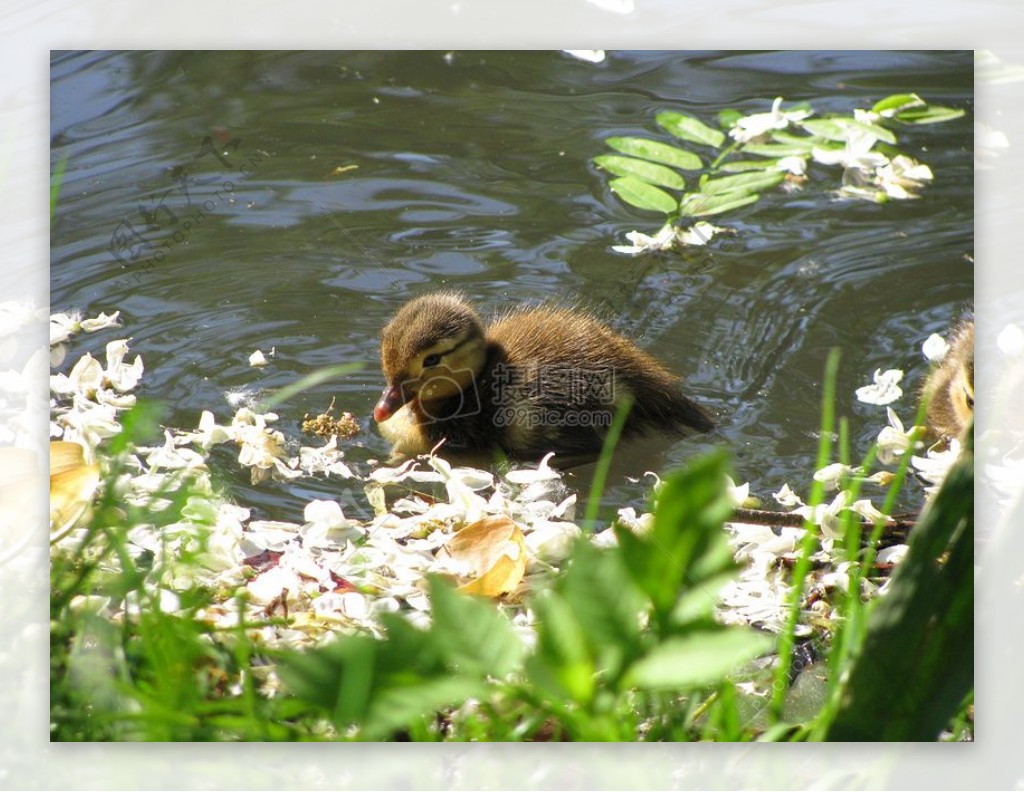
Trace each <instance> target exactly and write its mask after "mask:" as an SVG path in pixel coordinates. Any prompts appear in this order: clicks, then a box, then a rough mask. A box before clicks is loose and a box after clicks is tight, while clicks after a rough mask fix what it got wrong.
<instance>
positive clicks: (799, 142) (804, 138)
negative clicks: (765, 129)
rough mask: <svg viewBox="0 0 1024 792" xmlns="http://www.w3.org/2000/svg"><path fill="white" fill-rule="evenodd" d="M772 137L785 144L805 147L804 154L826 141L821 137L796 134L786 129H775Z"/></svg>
mask: <svg viewBox="0 0 1024 792" xmlns="http://www.w3.org/2000/svg"><path fill="white" fill-rule="evenodd" d="M771 138H772V140H773V141H775V142H776V143H779V144H781V145H783V146H794V147H797V148H800V149H803V154H804V155H807V154H810V153H811V149H813V148H814V147H815V146H820V145H821V144H822V143H823V142H824V141H823V140H822V139H821V138H817V137H813V136H811V135H794V134H793V133H791V132H787V131H786V130H784V129H776V130H773V131H772V133H771Z"/></svg>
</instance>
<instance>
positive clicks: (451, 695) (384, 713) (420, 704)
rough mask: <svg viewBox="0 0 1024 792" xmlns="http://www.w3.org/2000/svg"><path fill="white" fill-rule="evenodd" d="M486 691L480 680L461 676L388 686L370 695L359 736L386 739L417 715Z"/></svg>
mask: <svg viewBox="0 0 1024 792" xmlns="http://www.w3.org/2000/svg"><path fill="white" fill-rule="evenodd" d="M486 691H487V685H486V683H485V682H484V681H483V680H474V679H469V678H467V677H463V676H453V677H440V678H435V679H426V680H422V681H420V680H417V681H415V682H413V683H411V684H408V685H402V686H398V687H392V688H389V689H387V690H384V691H382V692H381V693H380V695H379V696H377V697H376V698H375V699H374V701H373V705H372V706H371V707H370V710H369V712H368V713H367V715H366V718H365V722H364V724H363V727H362V730H361V734H360V736H361V737H362V739H364V740H383V739H386V738H388V737H390V736H391V735H392V734H394V733H395V732H396V731H398V730H400V729H403V728H405V727H407V726H408V725H409V724H410V723H412V722H413V721H414V720H416V719H417V718H421V717H424V716H428V715H430V714H432V713H434V712H437V711H438V710H442V709H446V708H448V707H455V706H458V705H460V704H462V703H463V702H464V701H466V699H469V698H481V697H483V696H484V694H485V693H486Z"/></svg>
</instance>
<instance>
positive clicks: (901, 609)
mask: <svg viewBox="0 0 1024 792" xmlns="http://www.w3.org/2000/svg"><path fill="white" fill-rule="evenodd" d="M894 680H895V681H898V684H894ZM973 687H974V454H973V442H971V441H969V442H968V444H967V446H966V447H965V449H964V453H963V456H962V457H961V459H960V460H959V461H958V462H957V463H956V464H955V465H954V466H953V468H952V469H951V470H950V472H949V473H948V475H947V476H946V480H945V481H944V482H943V484H942V488H941V489H940V490H939V492H938V493H937V494H936V495H935V498H934V499H933V500H932V501H931V503H929V504H928V506H927V507H926V509H925V512H924V514H923V515H922V516H921V519H920V520H919V521H918V524H917V525H916V526H915V527H914V529H913V530H912V531H911V532H910V541H909V550H908V552H907V555H906V557H905V558H904V559H903V561H902V562H901V563H900V565H899V567H897V568H896V571H895V572H894V573H893V575H892V579H891V581H890V583H889V592H888V594H886V596H885V597H883V598H881V599H880V600H879V601H878V602H877V604H876V605H875V606H874V608H873V609H872V610H871V611H870V612H869V614H868V622H867V635H866V636H865V639H864V645H863V647H862V649H861V651H860V653H859V654H858V657H857V659H856V661H855V662H854V666H853V668H852V670H851V671H850V676H849V681H848V683H847V684H846V686H845V689H844V690H843V691H842V699H841V701H840V705H839V710H838V712H837V714H836V717H835V718H834V719H833V721H832V723H831V724H830V725H829V727H828V729H827V732H826V734H825V738H826V739H828V740H871V741H894V742H905V741H911V740H929V741H932V740H935V739H936V738H937V737H938V735H939V733H940V732H941V730H942V729H943V727H944V726H945V725H946V724H947V723H948V722H949V720H950V718H951V717H952V716H953V715H954V714H955V713H956V712H957V711H958V709H959V707H960V704H961V702H962V701H963V700H964V698H965V697H966V696H967V694H968V692H970V690H971V689H972V688H973Z"/></svg>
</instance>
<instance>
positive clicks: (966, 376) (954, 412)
mask: <svg viewBox="0 0 1024 792" xmlns="http://www.w3.org/2000/svg"><path fill="white" fill-rule="evenodd" d="M921 398H922V399H926V400H927V403H928V407H927V413H926V417H925V423H926V426H927V429H928V434H929V435H930V436H931V437H933V438H935V439H936V440H940V441H944V442H946V443H948V442H949V441H950V440H952V439H954V438H956V439H961V438H962V437H963V434H964V432H965V431H966V429H967V427H968V426H970V424H971V420H972V419H973V418H974V322H973V321H972V320H968V321H964V322H961V323H960V324H959V325H957V327H956V328H955V329H954V331H953V334H952V339H951V343H950V346H949V351H948V352H946V356H945V357H944V358H943V359H942V361H941V362H940V363H939V365H938V366H936V367H935V368H934V369H933V370H932V372H931V373H930V374H929V375H928V379H926V380H925V383H924V386H923V387H922V388H921Z"/></svg>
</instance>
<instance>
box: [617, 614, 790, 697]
mask: <svg viewBox="0 0 1024 792" xmlns="http://www.w3.org/2000/svg"><path fill="white" fill-rule="evenodd" d="M771 646H772V639H771V638H769V637H768V636H767V635H765V634H763V633H758V632H755V631H754V630H748V629H746V628H734V627H719V628H717V629H708V630H699V631H691V632H690V633H689V634H687V635H685V636H681V637H678V638H670V639H668V640H667V641H664V642H663V643H661V644H660V645H658V646H657V647H656V648H655V649H654V650H652V651H651V653H650V654H648V655H647V656H646V657H644V658H643V659H642V660H640V661H639V662H637V663H636V664H634V665H633V666H632V667H631V668H630V669H629V672H628V673H627V675H626V682H627V683H629V684H633V685H635V686H637V687H639V688H643V689H646V690H686V689H688V688H695V687H704V686H706V685H713V684H716V683H718V682H720V681H722V679H723V678H724V677H727V676H729V675H730V674H735V673H736V672H738V671H740V670H742V667H743V665H744V664H745V663H748V662H749V661H750V660H752V659H753V658H755V657H757V656H758V655H759V654H762V653H764V652H766V651H768V650H769V649H770V648H771Z"/></svg>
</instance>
